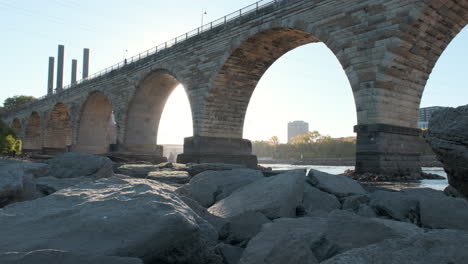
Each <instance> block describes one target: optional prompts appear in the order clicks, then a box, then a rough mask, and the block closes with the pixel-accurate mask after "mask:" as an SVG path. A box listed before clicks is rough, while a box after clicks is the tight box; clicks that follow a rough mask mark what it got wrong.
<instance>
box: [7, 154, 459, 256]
mask: <svg viewBox="0 0 468 264" xmlns="http://www.w3.org/2000/svg"><path fill="white" fill-rule="evenodd" d="M98 158H102V157H98ZM104 163H105V164H107V163H106V162H104ZM57 164H58V163H57ZM57 164H55V165H57ZM63 164H65V163H63ZM95 164H101V163H99V162H96V163H95ZM55 165H53V164H50V162H49V164H46V165H41V166H42V167H43V169H42V170H39V171H36V172H35V174H33V175H36V176H33V180H34V182H35V184H36V188H40V189H39V190H44V189H45V188H44V184H38V183H40V182H41V181H47V180H49V182H50V183H49V187H50V189H48V191H49V193H47V192H42V196H45V197H42V198H37V199H33V200H31V201H24V202H18V203H15V202H14V203H12V204H10V205H8V206H6V207H4V208H2V209H0V224H1V225H2V227H3V228H2V229H1V230H0V236H1V237H2V238H5V239H3V241H2V242H0V248H2V249H1V250H0V263H3V262H2V261H5V263H14V262H7V260H8V258H11V257H12V256H14V257H16V258H24V256H29V257H30V259H31V258H36V259H39V258H42V259H47V261H48V262H53V261H54V260H56V259H58V258H59V257H60V256H62V255H66V256H75V255H77V256H80V258H82V259H83V261H84V259H86V258H88V257H89V258H94V259H99V261H101V262H98V261H96V262H92V260H90V261H89V262H90V263H120V262H121V263H150V264H152V263H195V264H196V263H219V264H221V263H229V264H231V263H233V264H234V263H243V264H246V263H255V264H257V263H278V264H279V263H291V264H294V263H353V262H346V261H348V260H349V259H353V258H362V259H363V261H362V263H377V264H379V263H382V264H384V263H391V262H388V261H390V260H392V258H393V259H394V260H396V259H397V258H400V257H401V255H398V254H399V253H398V254H396V253H395V252H397V251H398V250H401V247H398V246H395V245H398V244H399V243H410V244H411V245H412V246H411V247H408V249H407V254H408V256H410V257H409V259H411V260H412V261H413V258H416V257H415V256H417V257H418V258H416V260H417V261H419V262H415V261H413V262H412V263H442V262H444V263H448V262H452V263H455V264H458V263H460V264H462V263H463V262H461V261H460V260H461V259H462V257H463V258H465V259H466V258H467V257H468V250H466V246H465V245H466V244H463V243H464V241H467V240H468V233H467V232H468V224H467V223H468V201H467V200H464V199H459V198H454V197H450V196H448V195H446V194H444V193H443V192H440V191H435V190H428V189H408V190H404V191H400V192H396V191H390V190H385V189H378V190H375V191H369V189H368V188H363V187H362V186H361V185H360V184H359V183H358V182H356V181H354V180H352V179H351V178H349V177H345V176H338V175H330V174H326V173H323V172H319V171H314V170H311V171H310V172H309V174H308V175H306V174H305V171H304V170H295V171H287V172H284V173H280V174H278V173H271V172H263V171H258V170H251V169H245V168H239V167H238V166H232V165H223V164H217V165H203V164H201V165H187V166H186V165H177V164H170V165H169V164H166V165H158V166H156V165H153V167H152V168H148V167H151V166H149V165H145V166H147V168H146V169H145V170H146V172H144V173H146V176H144V175H143V174H144V173H143V174H142V169H141V166H133V168H134V169H135V171H137V172H136V173H135V174H134V175H137V176H136V177H130V176H131V174H133V173H132V172H131V170H132V166H131V165H128V166H125V168H126V169H127V171H126V174H130V175H128V176H125V175H120V174H115V175H112V174H110V172H109V173H104V174H102V173H101V172H99V173H98V175H105V176H108V177H105V176H104V177H100V176H96V172H98V171H99V168H96V169H95V170H86V171H85V170H83V171H85V172H83V171H81V172H77V173H75V174H74V175H68V176H67V177H66V178H63V177H62V178H60V175H55V176H57V177H52V176H50V174H51V173H50V172H47V169H46V168H47V167H48V168H49V169H50V167H51V166H55ZM0 166H3V165H0ZM96 166H100V165H96ZM105 167H108V166H107V165H106V166H105ZM117 172H118V173H122V172H123V171H122V170H117ZM28 173H30V174H31V172H26V174H28ZM80 173H83V174H87V175H79V174H80ZM37 175H40V177H39V176H37ZM142 175H143V176H142ZM52 178H53V179H52ZM62 183H64V184H62ZM65 183H66V184H65ZM68 184H69V185H68ZM38 185H40V186H39V187H37V186H38ZM54 188H55V189H54ZM464 212H466V213H464ZM453 230H455V231H453ZM45 237H46V238H47V239H44V238H45ZM449 239H453V240H456V241H450V247H451V249H452V250H454V249H456V250H457V252H456V254H454V253H453V252H450V251H447V250H445V248H444V247H443V246H440V245H438V243H439V242H440V241H448V240H449ZM53 241H55V242H53ZM421 241H424V243H422V242H421ZM457 241H459V242H460V244H457V243H456V242H457ZM52 242H53V243H52ZM418 243H419V244H418ZM387 245H388V248H385V247H386V246H387ZM424 245H425V246H424ZM426 246H429V249H428V248H425V247H426ZM371 249H375V252H378V253H373V255H375V254H382V256H386V257H385V258H381V259H380V258H377V259H378V260H379V261H380V260H381V262H378V261H377V262H375V259H376V258H375V256H374V258H373V259H372V260H370V256H371V255H372V254H371V255H369V259H368V258H367V255H366V254H368V253H367V252H368V251H369V250H371ZM431 249H433V250H434V252H435V253H433V254H432V255H431V256H430V257H429V256H424V254H421V252H422V251H424V250H431ZM9 252H23V253H22V254H23V255H12V253H9ZM28 252H31V253H28ZM37 252H39V253H37ZM44 252H45V253H44ZM50 252H52V253H50ZM57 252H58V253H57ZM60 252H63V253H60ZM392 253H395V254H392ZM362 254H364V255H365V256H363V255H362ZM44 255H46V257H47V258H44ZM393 255H394V256H395V257H392V256H393ZM68 258H70V257H68ZM106 258H107V259H106ZM111 259H114V262H112V261H113V260H111ZM434 259H436V260H437V261H439V262H434ZM139 260H141V261H143V262H138V261H139ZM463 260H464V259H463ZM106 261H107V262H106ZM117 261H120V262H117ZM386 261H387V262H386ZM431 261H432V262H431ZM400 262H401V261H400ZM25 263H34V262H25ZM36 263H37V262H36ZM66 263H67V264H68V263H70V264H72V263H77V262H66ZM401 263H404V259H403V262H401Z"/></svg>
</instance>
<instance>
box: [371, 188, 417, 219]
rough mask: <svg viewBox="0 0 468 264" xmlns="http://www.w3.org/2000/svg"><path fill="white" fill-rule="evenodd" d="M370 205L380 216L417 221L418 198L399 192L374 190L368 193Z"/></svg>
mask: <svg viewBox="0 0 468 264" xmlns="http://www.w3.org/2000/svg"><path fill="white" fill-rule="evenodd" d="M370 197H371V201H370V206H371V207H372V208H373V209H374V210H375V211H376V212H377V213H378V214H379V215H381V216H388V217H390V218H392V219H396V220H400V221H408V222H413V223H417V222H418V220H419V219H418V218H419V216H418V214H419V212H418V210H419V207H418V200H417V199H416V198H414V197H412V196H409V195H406V194H405V193H401V192H387V191H376V192H374V193H372V194H371V195H370Z"/></svg>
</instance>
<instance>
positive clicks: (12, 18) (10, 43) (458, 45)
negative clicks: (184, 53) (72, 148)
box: [0, 0, 468, 144]
mask: <svg viewBox="0 0 468 264" xmlns="http://www.w3.org/2000/svg"><path fill="white" fill-rule="evenodd" d="M253 2H254V1H248V0H236V1H230V0H197V1H193V0H174V1H160V0H132V1H126V0H99V1H96V0H38V1H33V0H20V1H18V0H16V1H15V0H0V30H1V31H0V32H2V36H1V39H2V41H0V50H1V52H2V54H1V58H2V63H0V78H1V79H0V80H1V86H0V87H1V88H0V102H3V100H5V99H6V98H7V97H10V96H14V95H18V94H24V95H33V96H36V97H40V96H42V95H44V94H45V93H46V90H47V63H48V57H49V56H56V55H57V45H58V44H64V45H65V75H64V79H65V85H66V84H68V83H69V80H70V68H71V60H72V59H78V68H79V69H81V60H82V49H83V48H90V49H91V64H90V73H91V74H92V73H94V72H97V71H99V70H101V69H104V68H106V67H108V66H111V65H112V64H115V63H118V62H120V61H121V60H123V58H124V56H125V55H127V57H130V56H132V55H134V54H137V53H139V52H141V51H144V50H146V49H149V48H152V47H153V46H156V45H158V44H161V43H163V42H164V41H167V40H170V39H172V38H174V37H176V36H178V35H181V34H183V33H185V32H187V31H190V30H192V29H194V28H196V27H198V26H200V24H201V15H202V10H206V11H207V13H208V14H207V15H205V16H204V21H205V22H209V21H210V20H214V19H217V18H219V17H222V16H224V15H226V14H228V13H230V12H233V11H235V10H237V9H239V8H241V7H244V6H246V5H248V4H251V3H253ZM467 47H468V29H467V28H465V29H464V31H463V32H462V33H460V34H459V36H457V38H455V40H454V41H453V42H452V43H451V45H450V46H449V48H448V49H447V50H446V51H445V52H444V54H443V55H442V57H441V59H440V60H439V62H438V63H437V65H436V67H435V69H434V71H433V74H432V75H431V78H430V80H429V83H428V85H427V86H426V91H425V93H424V95H423V101H422V106H432V105H441V106H458V105H463V104H467V103H468V83H467V81H466V74H467V72H468V52H467V50H466V48H467ZM125 50H128V52H124V51H125ZM80 75H81V73H80V72H79V76H80ZM293 120H304V121H306V122H309V123H310V128H311V129H312V130H319V131H320V132H322V133H323V134H329V135H331V136H334V137H340V136H352V135H354V133H353V126H354V125H355V124H356V110H355V106H354V99H353V95H352V92H351V88H350V85H349V82H348V80H347V78H346V76H345V74H344V72H343V70H342V68H341V66H340V64H339V62H338V61H337V59H336V58H335V57H334V55H333V54H332V53H331V51H330V50H328V48H326V47H325V46H324V45H323V44H309V45H306V46H303V47H299V48H297V49H295V50H293V51H291V52H289V53H288V54H286V55H284V56H283V57H282V58H280V59H279V60H278V61H277V62H276V63H275V64H274V65H273V66H272V67H271V68H270V69H269V70H268V71H267V73H266V74H265V75H264V76H263V78H262V79H261V81H260V83H259V84H258V86H257V88H256V90H255V92H254V95H253V97H252V100H251V103H250V105H249V109H248V112H247V117H246V122H245V127H244V138H247V139H251V140H260V139H264V140H266V139H268V138H269V137H271V136H274V135H276V136H279V137H280V140H281V141H282V142H285V141H286V129H287V127H286V126H287V122H289V121H293ZM191 135H192V124H191V115H190V107H189V103H188V99H187V97H186V95H185V93H184V91H183V89H182V88H180V89H176V91H174V93H173V94H172V95H171V97H170V98H169V101H168V104H167V105H166V109H165V110H164V114H163V118H162V120H161V124H160V131H159V138H158V143H159V144H167V143H179V144H181V143H182V142H183V137H187V136H191Z"/></svg>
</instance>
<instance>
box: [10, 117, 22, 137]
mask: <svg viewBox="0 0 468 264" xmlns="http://www.w3.org/2000/svg"><path fill="white" fill-rule="evenodd" d="M11 129H12V130H13V132H14V133H15V135H16V137H17V138H21V130H22V125H21V121H20V120H19V118H15V119H13V122H11Z"/></svg>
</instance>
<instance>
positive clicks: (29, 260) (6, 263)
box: [0, 249, 143, 264]
mask: <svg viewBox="0 0 468 264" xmlns="http://www.w3.org/2000/svg"><path fill="white" fill-rule="evenodd" d="M0 263H2V264H44V263H59V264H143V262H142V261H141V260H140V259H137V258H122V257H108V256H90V255H80V254H76V253H72V252H66V251H60V250H52V249H48V250H36V251H32V252H27V253H19V252H14V253H0Z"/></svg>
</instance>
